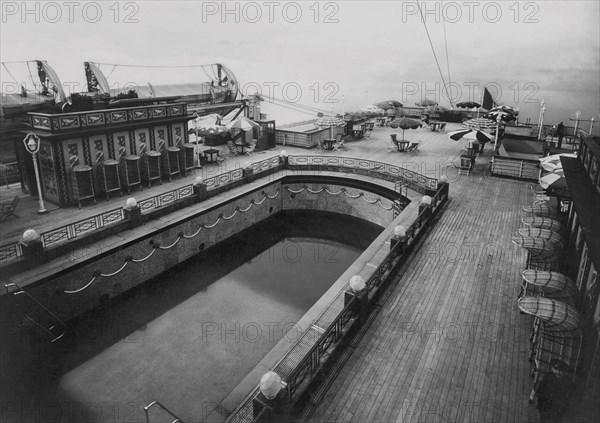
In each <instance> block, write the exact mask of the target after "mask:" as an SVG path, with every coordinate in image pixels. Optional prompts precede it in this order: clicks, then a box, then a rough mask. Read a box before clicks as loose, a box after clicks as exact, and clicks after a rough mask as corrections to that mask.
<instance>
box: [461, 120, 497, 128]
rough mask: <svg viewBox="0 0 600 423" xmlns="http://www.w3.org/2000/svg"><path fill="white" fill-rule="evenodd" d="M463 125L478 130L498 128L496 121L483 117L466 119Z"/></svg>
mask: <svg viewBox="0 0 600 423" xmlns="http://www.w3.org/2000/svg"><path fill="white" fill-rule="evenodd" d="M461 125H462V126H464V127H465V128H468V129H477V130H478V131H486V130H490V129H496V122H494V121H493V120H490V119H486V118H482V117H480V118H474V119H469V120H466V121H464V122H463V123H462V124H461Z"/></svg>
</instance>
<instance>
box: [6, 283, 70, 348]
mask: <svg viewBox="0 0 600 423" xmlns="http://www.w3.org/2000/svg"><path fill="white" fill-rule="evenodd" d="M4 289H6V293H7V294H13V295H14V296H17V295H25V297H27V298H29V299H30V300H31V301H33V302H34V303H35V304H36V305H37V306H38V307H40V308H41V309H42V310H44V312H45V314H46V315H48V316H50V317H51V318H52V320H51V321H50V322H49V323H48V324H47V325H44V324H41V323H40V322H38V321H37V320H35V319H34V318H33V317H31V316H29V315H28V314H24V316H23V317H24V318H25V320H27V321H28V322H29V323H31V324H32V325H33V326H35V327H37V328H38V329H39V330H40V331H41V332H42V333H43V334H44V335H45V336H46V337H48V339H50V342H55V341H58V340H59V339H60V338H62V337H63V336H64V335H65V330H66V327H67V325H66V324H65V323H64V322H63V321H62V320H60V319H59V318H58V317H57V316H56V315H55V314H54V313H52V312H51V311H50V310H48V308H47V307H45V306H44V305H43V304H42V303H40V302H39V301H38V300H36V299H35V298H34V297H32V296H31V295H30V294H29V293H28V292H27V291H24V290H23V289H22V288H21V287H20V286H19V285H17V284H16V283H9V284H5V285H4Z"/></svg>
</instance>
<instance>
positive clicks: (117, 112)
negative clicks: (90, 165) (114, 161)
mask: <svg viewBox="0 0 600 423" xmlns="http://www.w3.org/2000/svg"><path fill="white" fill-rule="evenodd" d="M28 114H29V117H30V122H31V127H32V128H34V129H38V130H42V131H49V132H62V131H69V130H73V129H85V128H90V127H96V126H102V125H115V124H124V123H138V122H141V121H147V120H158V119H165V118H168V117H175V116H187V104H185V103H173V104H165V105H153V106H140V107H128V108H126V109H107V110H94V111H85V112H75V113H61V114H48V113H28Z"/></svg>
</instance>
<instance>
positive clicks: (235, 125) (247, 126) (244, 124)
mask: <svg viewBox="0 0 600 423" xmlns="http://www.w3.org/2000/svg"><path fill="white" fill-rule="evenodd" d="M225 126H226V127H227V128H228V129H241V130H242V131H244V132H246V131H249V130H251V129H252V128H256V127H258V126H259V125H258V123H256V122H254V121H252V120H250V119H248V118H247V117H239V118H237V119H235V120H232V121H231V122H229V123H228V124H227V125H225Z"/></svg>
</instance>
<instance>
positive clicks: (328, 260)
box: [3, 213, 381, 422]
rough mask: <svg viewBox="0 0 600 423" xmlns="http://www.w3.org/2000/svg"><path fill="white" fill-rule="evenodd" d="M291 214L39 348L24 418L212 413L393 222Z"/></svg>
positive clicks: (193, 417) (24, 391)
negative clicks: (149, 408) (148, 411)
mask: <svg viewBox="0 0 600 423" xmlns="http://www.w3.org/2000/svg"><path fill="white" fill-rule="evenodd" d="M280 215H281V216H277V217H274V218H272V219H269V220H268V221H266V222H263V223H262V224H260V225H255V227H253V228H251V229H250V230H247V231H244V232H242V233H240V234H238V235H236V236H235V237H233V238H231V239H230V240H227V241H226V242H224V243H221V244H220V245H218V246H216V247H214V248H212V249H209V250H208V251H206V252H203V253H201V254H199V255H198V256H196V257H194V258H192V259H191V260H189V261H187V262H185V263H183V264H181V265H179V266H177V267H176V268H175V269H173V270H172V271H169V272H167V273H166V274H164V275H161V276H160V277H158V278H156V279H155V280H153V281H150V282H148V283H146V284H144V285H143V286H140V287H137V288H136V289H133V290H131V291H130V292H128V293H126V294H124V295H122V296H121V297H119V298H117V299H114V300H112V301H111V302H110V303H109V304H107V305H106V306H105V307H101V308H98V309H96V310H94V311H93V312H90V313H87V314H86V315H85V316H82V317H81V318H80V319H78V320H77V321H74V322H70V330H69V333H68V337H67V339H65V340H64V342H61V343H60V345H53V346H51V347H49V346H47V345H43V344H42V346H41V347H38V348H35V351H30V354H31V357H30V358H29V362H27V363H21V364H22V365H27V366H26V367H27V369H28V370H29V373H27V372H25V376H24V377H23V376H21V377H22V378H23V379H22V380H21V382H25V383H24V384H23V383H22V384H20V385H19V387H18V388H16V389H17V390H20V391H21V392H20V394H21V395H19V398H21V399H20V401H21V404H20V407H21V411H20V413H21V415H20V416H17V415H15V416H16V417H19V418H18V419H15V421H26V419H24V418H23V415H22V414H24V413H26V412H25V411H24V410H29V411H28V412H29V414H28V415H29V416H30V417H31V418H32V419H33V420H32V421H35V420H36V418H35V417H39V419H37V420H43V421H73V420H74V421H94V422H115V421H140V422H141V421H145V418H144V416H143V407H144V406H145V405H147V404H148V403H150V402H151V401H154V400H158V401H160V402H161V403H162V404H164V405H166V406H167V407H168V408H170V409H171V410H172V411H173V412H175V414H177V415H178V417H180V418H181V419H182V420H183V421H199V420H202V419H203V418H204V417H206V415H207V414H208V412H209V411H210V410H212V409H213V408H214V407H215V406H216V405H217V404H218V403H220V402H221V401H222V400H223V399H224V398H225V397H226V396H227V395H228V394H229V393H230V392H231V390H232V389H234V388H235V387H236V386H237V384H238V383H239V382H240V381H241V380H242V379H243V378H244V377H245V376H246V375H247V374H248V373H249V372H250V371H251V370H252V369H253V368H254V367H255V366H256V365H257V364H258V363H259V362H260V361H261V360H262V358H263V357H264V356H265V355H266V354H267V353H268V352H269V351H270V350H271V348H272V347H273V346H274V345H275V344H277V342H279V341H280V340H281V339H282V338H284V337H285V339H286V340H288V341H290V342H293V341H294V340H295V339H297V338H298V337H299V336H300V333H299V332H298V330H297V329H296V328H295V327H294V324H295V323H296V322H297V321H298V320H299V319H300V318H301V317H302V315H303V314H304V313H305V312H306V311H307V310H308V309H309V308H310V307H311V306H312V305H313V304H314V303H315V302H316V301H317V300H318V299H319V298H320V297H321V296H322V295H323V293H324V292H325V291H326V290H327V289H328V288H329V287H330V286H331V285H332V283H333V282H335V281H336V280H337V278H338V277H339V276H340V275H341V274H342V273H343V272H344V271H345V270H346V269H347V268H348V266H349V265H350V264H351V263H353V262H354V261H355V260H356V258H357V257H358V256H359V255H360V254H361V252H362V251H363V250H364V249H365V248H366V247H367V246H368V245H369V244H370V242H372V240H373V239H374V238H375V237H376V236H377V235H378V233H379V231H380V230H381V228H379V227H377V226H375V225H371V224H367V223H365V222H362V221H358V220H356V219H352V218H342V217H340V216H339V215H331V214H325V213H319V214H315V213H291V214H286V215H282V214H280ZM315 219H317V220H318V221H315ZM317 235H318V236H317ZM28 345H29V344H28ZM17 361H18V360H17ZM3 367H4V363H3ZM24 367H25V366H24ZM40 378H41V379H40ZM25 398H27V399H25ZM8 411H9V412H10V413H14V412H12V411H11V410H8ZM4 414H6V413H4ZM36 414H37V416H36ZM11 416H12V414H7V415H6V416H5V417H6V421H11V419H10V417H11ZM158 416H160V413H158ZM157 418H158V419H159V420H158V421H162V420H161V419H162V417H157Z"/></svg>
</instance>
